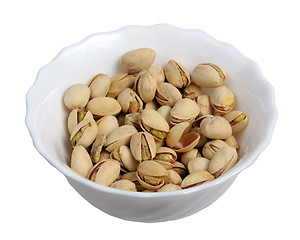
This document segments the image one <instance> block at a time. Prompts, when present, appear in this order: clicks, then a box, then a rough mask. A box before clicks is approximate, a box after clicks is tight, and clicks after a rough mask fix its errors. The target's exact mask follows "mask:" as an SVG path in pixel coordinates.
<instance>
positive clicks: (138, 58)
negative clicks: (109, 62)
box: [121, 48, 156, 73]
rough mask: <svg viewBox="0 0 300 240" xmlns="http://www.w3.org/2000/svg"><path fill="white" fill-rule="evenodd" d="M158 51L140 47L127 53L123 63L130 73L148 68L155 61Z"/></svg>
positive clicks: (122, 60) (123, 57)
mask: <svg viewBox="0 0 300 240" xmlns="http://www.w3.org/2000/svg"><path fill="white" fill-rule="evenodd" d="M155 57H156V52H155V51H154V50H153V49H151V48H138V49H135V50H132V51H129V52H127V53H125V54H124V55H123V56H122V58H121V65H122V66H123V68H124V69H125V70H126V72H128V73H138V72H140V71H141V70H143V69H147V68H148V67H150V66H151V64H152V63H153V62H154V60H155Z"/></svg>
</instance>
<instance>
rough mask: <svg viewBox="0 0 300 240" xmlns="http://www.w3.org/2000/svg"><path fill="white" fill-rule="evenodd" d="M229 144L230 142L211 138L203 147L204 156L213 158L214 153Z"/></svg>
mask: <svg viewBox="0 0 300 240" xmlns="http://www.w3.org/2000/svg"><path fill="white" fill-rule="evenodd" d="M225 146H228V144H227V143H226V142H224V141H222V140H219V139H217V140H211V141H209V142H207V143H206V144H205V145H204V147H203V149H202V154H203V156H204V157H206V158H207V159H212V158H213V157H214V155H215V154H216V152H217V151H218V150H219V149H220V148H222V147H225Z"/></svg>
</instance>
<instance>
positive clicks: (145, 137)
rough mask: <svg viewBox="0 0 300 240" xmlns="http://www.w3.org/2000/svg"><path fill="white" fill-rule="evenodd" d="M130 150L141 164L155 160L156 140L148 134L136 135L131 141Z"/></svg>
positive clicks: (140, 133)
mask: <svg viewBox="0 0 300 240" xmlns="http://www.w3.org/2000/svg"><path fill="white" fill-rule="evenodd" d="M130 150H131V153H132V155H133V157H134V158H135V159H136V160H137V161H139V162H142V161H146V160H150V159H153V158H154V156H155V154H156V146H155V141H154V138H153V137H152V135H151V134H149V133H146V132H139V133H136V134H134V135H133V136H132V137H131V139H130Z"/></svg>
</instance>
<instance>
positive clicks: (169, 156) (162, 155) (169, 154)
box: [154, 147, 177, 163]
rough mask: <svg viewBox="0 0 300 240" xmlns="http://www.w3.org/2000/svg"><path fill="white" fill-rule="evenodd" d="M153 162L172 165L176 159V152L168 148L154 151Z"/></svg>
mask: <svg viewBox="0 0 300 240" xmlns="http://www.w3.org/2000/svg"><path fill="white" fill-rule="evenodd" d="M154 159H155V160H160V161H164V162H169V163H174V162H175V161H176V159H177V154H176V152H175V151H174V150H173V149H171V148H168V147H160V148H158V149H157V150H156V156H155V158H154Z"/></svg>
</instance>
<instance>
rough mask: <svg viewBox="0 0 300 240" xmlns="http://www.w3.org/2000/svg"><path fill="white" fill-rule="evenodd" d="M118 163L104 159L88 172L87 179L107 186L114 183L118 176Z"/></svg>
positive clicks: (119, 168)
mask: <svg viewBox="0 0 300 240" xmlns="http://www.w3.org/2000/svg"><path fill="white" fill-rule="evenodd" d="M120 170H121V167H120V163H119V162H118V161H116V160H113V159H105V160H102V161H100V162H98V163H97V164H96V165H95V166H94V167H93V168H92V169H91V170H90V172H89V174H88V177H87V178H88V179H89V180H91V181H93V182H95V183H98V184H101V185H103V186H107V187H108V186H109V185H110V184H112V183H113V182H114V181H116V180H117V179H118V177H119V175H120Z"/></svg>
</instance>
